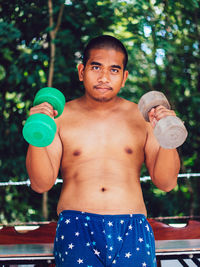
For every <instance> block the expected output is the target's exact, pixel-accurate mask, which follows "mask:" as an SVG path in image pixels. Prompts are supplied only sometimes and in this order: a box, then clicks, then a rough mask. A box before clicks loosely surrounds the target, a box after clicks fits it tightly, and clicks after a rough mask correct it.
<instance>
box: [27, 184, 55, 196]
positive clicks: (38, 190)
mask: <svg viewBox="0 0 200 267" xmlns="http://www.w3.org/2000/svg"><path fill="white" fill-rule="evenodd" d="M30 186H31V189H32V190H33V191H35V192H36V193H39V194H43V193H45V192H48V191H49V190H50V189H51V188H52V187H53V185H52V186H38V185H36V184H34V183H31V185H30Z"/></svg>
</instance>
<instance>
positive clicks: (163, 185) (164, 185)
mask: <svg viewBox="0 0 200 267" xmlns="http://www.w3.org/2000/svg"><path fill="white" fill-rule="evenodd" d="M154 184H155V186H156V187H157V188H159V189H160V190H162V191H164V192H167V193H168V192H170V191H172V190H173V189H174V188H175V187H176V186H177V177H174V179H169V177H167V178H166V179H165V182H164V181H162V182H160V181H159V180H157V181H156V180H154Z"/></svg>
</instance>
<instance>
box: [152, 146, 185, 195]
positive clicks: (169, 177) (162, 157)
mask: <svg viewBox="0 0 200 267" xmlns="http://www.w3.org/2000/svg"><path fill="white" fill-rule="evenodd" d="M179 170H180V159H179V155H178V152H177V150H176V149H164V148H162V147H160V148H159V151H158V154H157V158H156V161H155V165H154V169H153V175H152V181H153V183H154V184H155V185H156V186H157V187H158V188H159V189H161V190H164V191H167V192H168V191H170V190H172V189H173V188H174V187H175V186H176V184H177V176H178V173H179Z"/></svg>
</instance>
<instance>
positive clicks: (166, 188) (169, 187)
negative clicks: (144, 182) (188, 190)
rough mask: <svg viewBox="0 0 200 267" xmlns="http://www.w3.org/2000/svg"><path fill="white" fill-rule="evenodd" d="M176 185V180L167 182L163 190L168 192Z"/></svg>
mask: <svg viewBox="0 0 200 267" xmlns="http://www.w3.org/2000/svg"><path fill="white" fill-rule="evenodd" d="M176 186H177V182H176V183H173V184H169V185H167V186H165V187H164V188H163V191H165V192H167V193H168V192H170V191H172V190H173V189H174V188H175V187H176Z"/></svg>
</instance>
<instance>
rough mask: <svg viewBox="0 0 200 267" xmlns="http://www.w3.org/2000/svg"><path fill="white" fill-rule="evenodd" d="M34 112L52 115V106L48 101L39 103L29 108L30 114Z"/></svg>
mask: <svg viewBox="0 0 200 267" xmlns="http://www.w3.org/2000/svg"><path fill="white" fill-rule="evenodd" d="M36 113H42V114H46V115H48V116H50V117H54V110H53V107H52V106H51V105H50V104H49V103H46V102H45V103H42V104H39V105H37V106H34V107H32V108H31V109H30V115H32V114H36Z"/></svg>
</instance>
